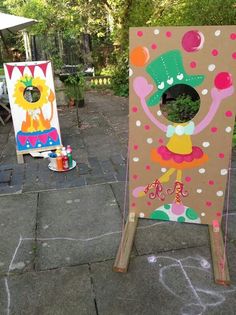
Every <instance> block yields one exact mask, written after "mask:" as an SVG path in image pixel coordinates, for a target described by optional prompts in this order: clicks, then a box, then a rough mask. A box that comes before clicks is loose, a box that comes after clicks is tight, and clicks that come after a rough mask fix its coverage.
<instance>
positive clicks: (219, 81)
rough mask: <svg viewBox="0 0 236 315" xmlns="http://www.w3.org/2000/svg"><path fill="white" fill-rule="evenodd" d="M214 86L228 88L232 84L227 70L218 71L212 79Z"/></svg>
mask: <svg viewBox="0 0 236 315" xmlns="http://www.w3.org/2000/svg"><path fill="white" fill-rule="evenodd" d="M214 84H215V87H216V88H217V89H219V90H224V89H227V88H229V87H230V86H231V85H232V84H233V79H232V75H231V73H229V72H219V73H218V74H217V75H216V76H215V79H214Z"/></svg>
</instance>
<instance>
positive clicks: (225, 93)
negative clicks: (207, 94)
mask: <svg viewBox="0 0 236 315" xmlns="http://www.w3.org/2000/svg"><path fill="white" fill-rule="evenodd" d="M233 93H234V87H233V86H230V87H229V88H227V89H224V90H219V89H217V88H216V87H213V88H212V89H211V97H212V103H211V106H210V109H209V112H208V113H207V114H206V116H205V117H204V118H203V120H202V121H201V122H200V123H199V124H198V125H197V126H196V127H195V130H194V135H196V134H198V133H200V132H201V131H202V130H203V129H205V128H206V127H207V126H208V125H209V124H210V123H211V121H212V120H213V118H214V116H215V114H216V112H217V110H218V108H219V106H220V104H221V102H222V100H223V99H225V98H227V97H229V96H231V95H232V94H233Z"/></svg>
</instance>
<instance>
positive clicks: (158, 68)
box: [129, 26, 236, 224]
mask: <svg viewBox="0 0 236 315" xmlns="http://www.w3.org/2000/svg"><path fill="white" fill-rule="evenodd" d="M235 82H236V27H235V26H204V27H203V26H199V27H198V26H194V27H193V26H190V27H150V28H131V29H130V119H129V129H130V136H129V140H130V141H129V145H130V164H129V165H130V169H129V170H130V174H129V179H130V184H129V191H130V205H129V211H130V212H135V213H136V214H137V215H138V216H139V217H141V218H152V219H160V220H171V221H178V222H190V223H199V224H212V222H213V220H217V221H218V222H220V221H221V217H222V210H223V204H224V198H225V188H226V182H227V176H228V167H229V160H230V155H231V143H232V134H233V128H234V119H235V108H236V106H235V104H236V95H235ZM179 84H181V85H183V84H184V85H185V86H187V87H190V88H191V89H194V90H195V91H196V92H197V93H198V95H199V97H200V109H199V111H198V113H197V114H196V116H195V117H193V118H192V119H191V120H190V121H187V122H185V123H173V122H171V121H169V120H168V119H167V118H166V117H165V116H164V115H163V114H165V113H163V112H162V111H163V108H165V107H163V106H164V105H162V111H161V109H160V102H163V94H164V93H166V95H167V96H168V93H169V91H170V90H169V89H170V88H171V87H172V86H176V85H179ZM172 96H173V95H172Z"/></svg>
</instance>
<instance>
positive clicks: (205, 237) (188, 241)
mask: <svg viewBox="0 0 236 315" xmlns="http://www.w3.org/2000/svg"><path fill="white" fill-rule="evenodd" d="M138 223H139V225H138V229H137V233H136V237H135V246H136V249H137V251H138V253H139V254H140V255H143V254H148V253H152V252H161V251H169V250H172V249H179V248H187V247H196V246H203V245H209V232H208V226H206V225H205V226H204V225H200V224H190V223H189V224H187V223H178V222H166V221H158V220H148V219H139V222H138Z"/></svg>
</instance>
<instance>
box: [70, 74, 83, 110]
mask: <svg viewBox="0 0 236 315" xmlns="http://www.w3.org/2000/svg"><path fill="white" fill-rule="evenodd" d="M65 86H66V95H67V96H68V98H69V106H75V105H78V107H83V106H84V90H85V78H84V75H83V73H81V72H76V73H73V74H70V75H68V77H67V78H66V79H65Z"/></svg>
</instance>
